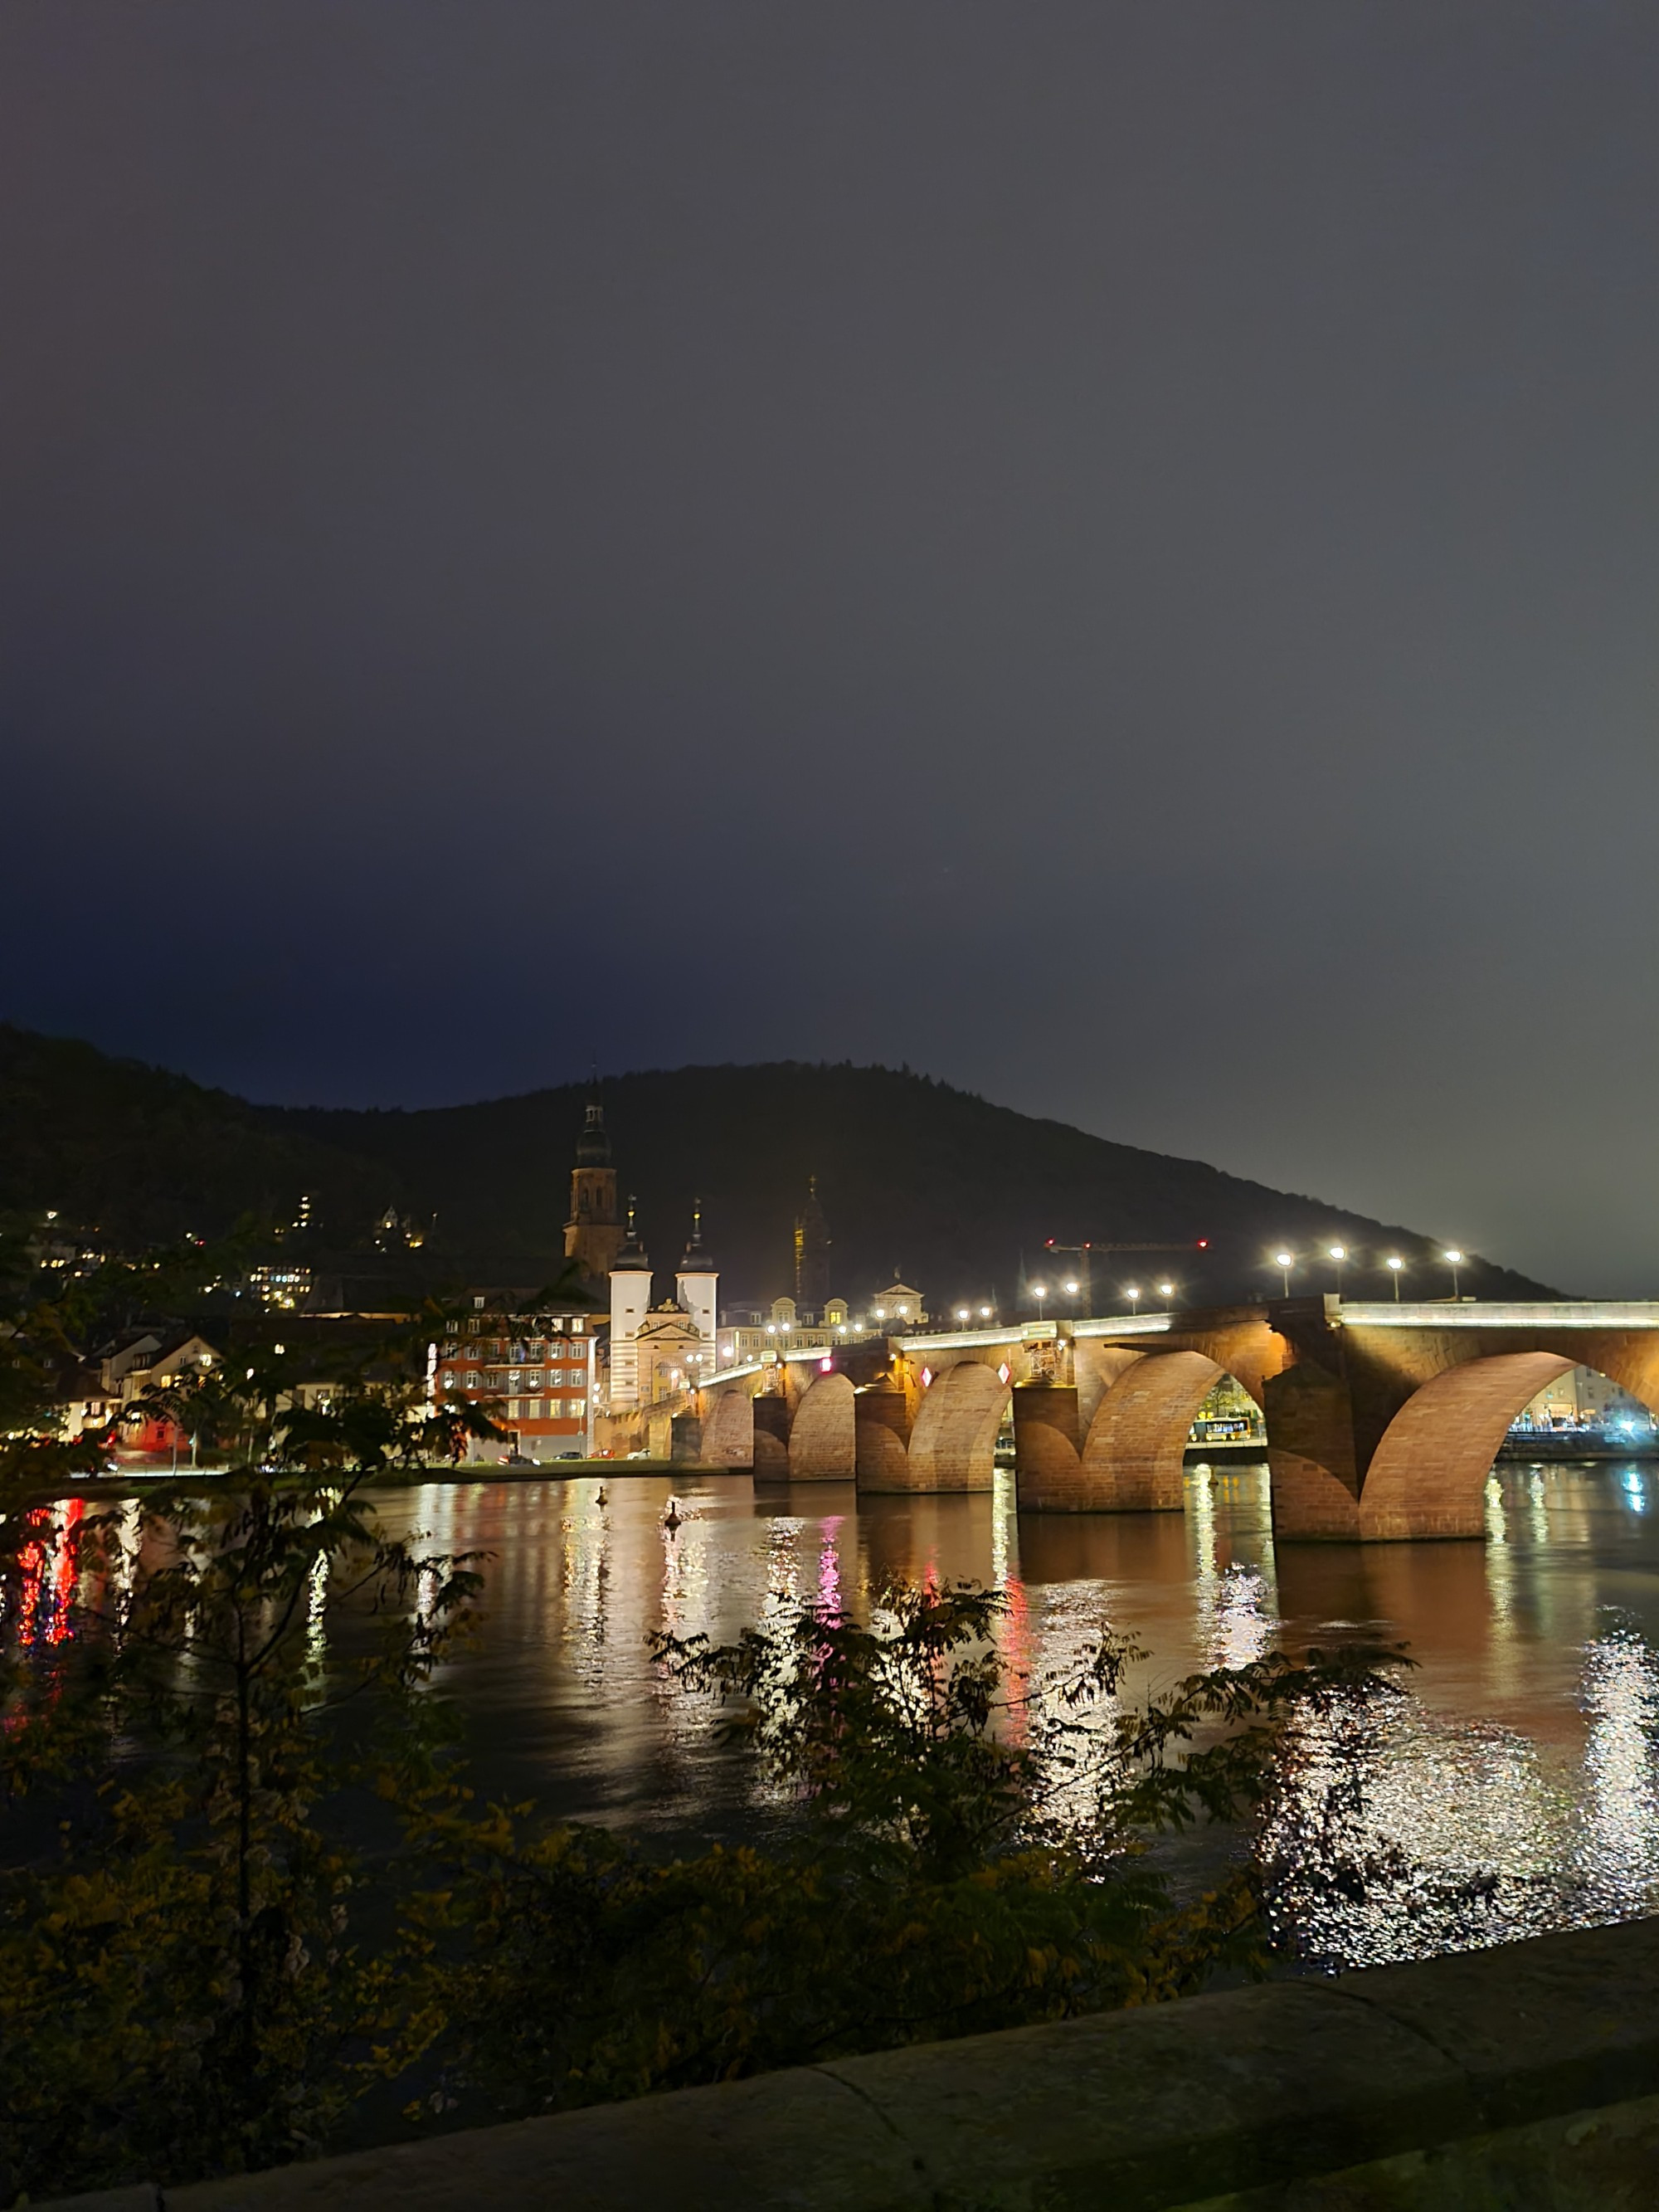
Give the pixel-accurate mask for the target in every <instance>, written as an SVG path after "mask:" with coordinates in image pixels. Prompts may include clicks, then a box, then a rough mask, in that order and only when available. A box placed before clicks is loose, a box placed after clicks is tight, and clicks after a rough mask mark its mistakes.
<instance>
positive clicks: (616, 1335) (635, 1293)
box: [611, 1196, 651, 1413]
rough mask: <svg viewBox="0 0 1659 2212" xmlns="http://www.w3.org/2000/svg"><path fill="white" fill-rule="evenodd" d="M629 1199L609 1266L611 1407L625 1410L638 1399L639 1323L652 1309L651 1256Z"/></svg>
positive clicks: (622, 1411) (633, 1206) (612, 1409)
mask: <svg viewBox="0 0 1659 2212" xmlns="http://www.w3.org/2000/svg"><path fill="white" fill-rule="evenodd" d="M634 1213H635V1200H634V1199H633V1198H632V1196H630V1197H629V1201H628V1233H627V1235H626V1236H625V1237H623V1244H622V1249H621V1250H620V1251H619V1252H618V1253H617V1257H616V1260H615V1262H614V1263H613V1265H612V1267H611V1412H612V1413H628V1412H629V1411H631V1410H632V1408H633V1407H635V1406H637V1405H638V1404H639V1402H640V1346H639V1336H640V1326H641V1322H643V1321H644V1319H645V1317H646V1315H647V1313H648V1312H649V1311H650V1310H651V1258H650V1255H649V1254H648V1253H647V1250H646V1249H645V1247H644V1245H643V1244H641V1242H640V1238H639V1231H638V1229H637V1228H636V1227H635V1219H634Z"/></svg>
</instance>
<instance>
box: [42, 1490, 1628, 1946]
mask: <svg viewBox="0 0 1659 2212" xmlns="http://www.w3.org/2000/svg"><path fill="white" fill-rule="evenodd" d="M1654 1480H1655V1476H1654V1471H1653V1470H1652V1469H1650V1468H1642V1467H1638V1466H1635V1465H1631V1466H1626V1467H1621V1466H1618V1465H1602V1466H1598V1467H1573V1466H1553V1467H1550V1468H1514V1469H1510V1470H1508V1471H1506V1472H1505V1473H1504V1475H1503V1476H1502V1477H1501V1479H1495V1480H1493V1482H1492V1486H1491V1487H1490V1489H1489V1492H1488V1499H1487V1533H1488V1541H1487V1542H1486V1544H1485V1545H1481V1544H1476V1543H1468V1544H1465V1543H1450V1544H1427V1545H1409V1544H1398V1545H1379V1546H1370V1547H1359V1546H1357V1545H1355V1546H1349V1545H1294V1546H1286V1547H1284V1548H1283V1549H1282V1550H1280V1551H1279V1552H1278V1553H1275V1550H1274V1547H1273V1541H1272V1534H1271V1525H1270V1520H1269V1515H1268V1509H1267V1482H1266V1470H1265V1468H1259V1467H1257V1468H1228V1469H1225V1471H1224V1470H1223V1469H1220V1468H1217V1469H1215V1470H1213V1471H1212V1472H1209V1473H1195V1474H1192V1475H1190V1476H1189V1480H1188V1493H1187V1496H1188V1503H1187V1510H1186V1512H1185V1513H1184V1514H1146V1515H1097V1516H1059V1515H1053V1516H1032V1515H1027V1516H1019V1515H1018V1513H1017V1512H1016V1511H1015V1510H1014V1500H1013V1490H1012V1480H1010V1478H1009V1477H1008V1476H1007V1475H1006V1474H1005V1473H1003V1472H1001V1471H999V1474H998V1479H997V1484H996V1487H995V1489H994V1491H993V1492H991V1493H989V1494H981V1495H976V1496H972V1497H962V1496H957V1497H916V1498H902V1497H890V1498H868V1497H866V1498H859V1497H857V1496H856V1494H855V1493H854V1489H853V1487H852V1486H851V1485H850V1484H839V1483H823V1484H811V1485H798V1486H794V1487H786V1486H781V1485H780V1486H772V1487H769V1486H758V1487H757V1486H756V1485H755V1484H753V1483H752V1482H751V1481H750V1479H749V1478H748V1477H746V1476H717V1475H706V1474H702V1473H700V1472H699V1471H697V1470H696V1469H692V1468H686V1469H685V1470H684V1471H683V1472H682V1473H680V1474H678V1475H677V1477H676V1479H675V1480H673V1481H672V1482H670V1481H669V1480H667V1479H665V1478H659V1477H653V1476H628V1475H623V1474H620V1473H616V1474H610V1475H608V1476H606V1477H605V1479H604V1480H603V1481H600V1480H595V1479H592V1478H590V1477H585V1476H584V1477H575V1478H572V1479H569V1480H564V1481H541V1480H537V1481H531V1482H511V1483H501V1482H472V1483H465V1484H457V1483H435V1484H431V1485H428V1486H424V1487H422V1488H421V1489H418V1490H415V1491H399V1492H387V1493H386V1495H384V1496H383V1497H382V1498H381V1499H380V1506H381V1510H382V1514H383V1517H384V1519H385V1520H386V1523H387V1524H388V1528H389V1531H390V1533H392V1534H404V1533H413V1532H422V1531H423V1532H425V1534H426V1536H427V1538H428V1540H429V1541H430V1543H431V1544H432V1545H433V1546H434V1547H436V1548H441V1549H444V1550H454V1551H470V1550H483V1551H486V1552H488V1553H491V1554H493V1557H492V1558H491V1559H490V1560H489V1564H488V1566H487V1568H486V1577H487V1581H486V1591H485V1607H486V1618H485V1620H484V1622H483V1626H482V1629H481V1630H480V1632H479V1633H478V1634H477V1637H476V1638H475V1639H474V1640H473V1641H472V1642H471V1644H469V1646H468V1647H467V1648H466V1649H465V1650H463V1651H462V1653H461V1654H460V1655H459V1657H458V1658H457V1659H456V1660H455V1661H454V1662H453V1664H452V1665H451V1666H450V1667H449V1668H448V1669H447V1687H448V1688H449V1689H450V1690H451V1691H452V1692H453V1693H454V1694H455V1695H456V1696H457V1697H458V1699H459V1701H460V1702H461V1703H462V1705H464V1707H465V1711H466V1713H467V1716H468V1718H469V1722H470V1727H469V1730H468V1735H469V1741H470V1743H471V1751H472V1758H473V1764H474V1768H475V1773H476V1779H477V1783H478V1785H479V1791H480V1795H481V1796H489V1797H498V1798H506V1799H509V1800H516V1799H518V1798H520V1797H525V1796H530V1797H533V1798H535V1799H537V1800H538V1801H539V1802H540V1803H541V1804H542V1805H543V1807H544V1808H545V1809H546V1810H547V1811H548V1812H550V1813H551V1814H556V1815H558V1816H560V1817H568V1818H576V1819H586V1820H599V1821H604V1822H607V1823H610V1824H612V1825H616V1826H632V1827H635V1828H640V1829H651V1830H656V1831H659V1832H667V1833H674V1832H699V1833H720V1834H725V1835H727V1836H729V1835H732V1834H733V1833H736V1832H740V1831H742V1830H744V1829H748V1830H751V1831H752V1830H753V1829H754V1828H755V1827H756V1826H765V1825H766V1824H767V1823H768V1822H769V1821H771V1820H775V1819H777V1818H779V1817H780V1816H781V1810H782V1808H781V1807H780V1806H779V1805H778V1804H777V1803H776V1802H774V1801H772V1800H771V1799H770V1797H769V1795H767V1794H765V1793H762V1792H760V1791H758V1790H756V1789H755V1788H754V1786H753V1784H752V1782H751V1781H750V1778H748V1776H747V1772H746V1770H745V1769H744V1767H743V1765H741V1763H740V1762H739V1761H738V1759H737V1758H736V1756H735V1755H734V1754H733V1753H731V1752H729V1751H727V1750H726V1749H725V1748H724V1747H721V1746H720V1744H719V1743H718V1742H717V1741H716V1740H715V1720H716V1714H715V1711H714V1707H713V1706H712V1705H710V1704H709V1703H708V1701H706V1700H702V1699H691V1698H689V1697H687V1696H686V1695H685V1694H684V1693H683V1692H680V1691H679V1690H678V1689H676V1688H674V1687H673V1686H671V1685H670V1684H667V1683H665V1681H664V1680H662V1679H661V1678H660V1676H659V1674H657V1672H656V1670H654V1669H653V1666H652V1664H651V1661H650V1657H649V1654H648V1650H647V1637H648V1636H649V1635H650V1633H651V1632H653V1631H654V1630H657V1629H669V1630H671V1631H672V1632H675V1633H676V1634H678V1635H681V1636H689V1635H695V1634H698V1633H702V1634H706V1635H708V1636H709V1637H710V1638H714V1640H716V1641H723V1640H726V1639H729V1638H733V1637H735V1636H736V1635H737V1633H738V1631H739V1630H740V1629H741V1628H742V1627H743V1626H744V1625H745V1624H746V1623H749V1622H750V1621H756V1620H761V1619H762V1618H763V1616H764V1614H765V1613H766V1611H767V1609H768V1606H769V1602H771V1601H780V1600H781V1601H785V1602H787V1603H791V1604H798V1603H800V1602H802V1601H806V1600H809V1599H812V1598H817V1599H818V1600H819V1601H824V1602H832V1603H833V1602H841V1603H844V1604H845V1605H847V1606H848V1607H849V1608H851V1609H852V1610H853V1611H854V1612H857V1613H867V1612H868V1610H869V1609H870V1607H871V1606H872V1604H873V1603H874V1602H875V1601H876V1600H877V1598H878V1595H879V1593H880V1591H881V1589H882V1588H883V1587H884V1585H885V1584H887V1583H890V1582H892V1581H894V1580H896V1579H901V1578H902V1579H906V1580H908V1581H911V1582H920V1581H923V1580H926V1579H928V1578H933V1579H935V1580H941V1581H942V1580H949V1579H951V1578H954V1577H971V1578H973V1579H975V1580H977V1581H981V1582H985V1583H992V1584H994V1586H996V1587H997V1588H999V1589H1001V1590H1003V1591H1004V1593H1005V1594H1006V1598H1007V1601H1008V1614H1007V1619H1006V1623H1005V1625H1004V1628H1003V1631H1002V1634H1003V1640H1004V1644H1005V1647H1006V1651H1007V1654H1008V1656H1009V1658H1010V1659H1011V1661H1012V1662H1013V1664H1014V1665H1015V1667H1016V1668H1018V1669H1021V1670H1029V1671H1030V1673H1031V1674H1033V1675H1035V1676H1039V1677H1040V1676H1042V1675H1043V1674H1048V1673H1050V1672H1055V1671H1063V1670H1064V1669H1065V1668H1066V1667H1067V1666H1068V1665H1070V1664H1073V1663H1074V1662H1076V1661H1077V1660H1078V1659H1079V1658H1080V1656H1081V1655H1082V1653H1083V1651H1084V1650H1085V1646H1086V1645H1087V1644H1089V1643H1090V1642H1091V1639H1092V1638H1094V1637H1095V1636H1096V1635H1097V1633H1098V1632H1099V1630H1100V1629H1101V1628H1102V1626H1105V1625H1108V1624H1109V1626H1112V1627H1113V1628H1115V1629H1116V1630H1118V1631H1119V1632H1123V1633H1125V1634H1127V1635H1128V1636H1130V1637H1131V1638H1133V1639H1134V1641H1135V1642H1137V1643H1138V1644H1141V1645H1143V1646H1145V1647H1146V1651H1147V1653H1148V1656H1147V1658H1146V1661H1145V1662H1143V1663H1142V1664H1141V1665H1140V1666H1139V1668H1136V1669H1135V1670H1134V1672H1133V1675H1132V1677H1131V1680H1130V1682H1129V1684H1128V1686H1127V1693H1128V1694H1130V1695H1134V1694H1136V1693H1138V1692H1144V1691H1145V1690H1146V1689H1147V1688H1149V1687H1150V1688H1153V1689H1158V1688H1166V1687H1168V1686H1170V1685H1171V1684H1173V1683H1174V1682H1176V1681H1177V1680H1180V1678H1181V1677H1182V1675H1184V1674H1188V1673H1191V1672H1193V1671H1194V1670H1195V1669H1197V1668H1204V1667H1209V1666H1215V1665H1230V1666H1237V1665H1239V1664H1242V1663H1243V1662H1246V1661H1248V1660H1249V1659H1252V1658H1255V1657H1256V1656H1260V1655H1261V1653H1262V1652H1263V1651H1265V1650H1268V1649H1270V1648H1271V1647H1272V1646H1273V1645H1274V1644H1280V1645H1283V1646H1285V1648H1289V1649H1291V1650H1297V1649H1300V1648H1302V1647H1304V1646H1305V1645H1307V1644H1326V1645H1329V1644H1334V1643H1337V1642H1340V1641H1342V1640H1344V1639H1346V1640H1363V1641H1367V1642H1386V1643H1397V1642H1404V1643H1406V1644H1407V1646H1408V1648H1409V1650H1410V1652H1411V1656H1413V1659H1414V1660H1415V1661H1416V1662H1418V1665H1417V1670H1416V1672H1415V1673H1414V1674H1412V1675H1411V1676H1410V1678H1409V1694H1408V1695H1407V1696H1406V1697H1404V1698H1401V1699H1399V1700H1397V1701H1395V1702H1393V1703H1391V1704H1390V1705H1387V1706H1385V1707H1383V1709H1381V1710H1376V1709H1373V1710H1371V1711H1368V1712H1366V1713H1364V1714H1361V1715H1358V1716H1345V1717H1339V1718H1336V1719H1334V1720H1332V1721H1331V1722H1328V1723H1322V1724H1321V1725H1320V1726H1318V1727H1312V1728H1310V1729H1309V1730H1308V1731H1307V1733H1306V1735H1305V1737H1304V1741H1303V1745H1302V1747H1301V1753H1300V1756H1299V1758H1298V1760H1297V1765H1296V1767H1295V1771H1294V1777H1293V1782H1292V1785H1291V1789H1290V1790H1289V1791H1288V1793H1287V1796H1286V1798H1285V1802H1284V1803H1283V1805H1282V1806H1281V1807H1280V1808H1279V1813H1278V1814H1277V1816H1276V1818H1275V1820H1274V1821H1273V1824H1272V1825H1271V1827H1270V1831H1269V1833H1268V1835H1267V1838H1266V1842H1267V1846H1268V1849H1269V1852H1270V1856H1272V1857H1273V1859H1274V1861H1275V1870H1274V1875H1273V1886H1272V1891H1271V1902H1272V1911H1273V1917H1274V1920H1275V1923H1276V1924H1277V1925H1278V1926H1279V1929H1281V1930H1282V1931H1284V1932H1285V1933H1286V1934H1291V1933H1293V1934H1294V1935H1295V1936H1296V1938H1297V1942H1298V1945H1299V1947H1300V1948H1301V1949H1302V1950H1303V1952H1304V1955H1305V1956H1307V1957H1309V1958H1310V1959H1311V1960H1316V1961H1317V1962H1320V1963H1325V1964H1333V1965H1334V1964H1338V1963H1348V1962H1353V1963H1358V1962H1362V1961H1372V1960H1383V1959H1389V1958H1399V1957H1402V1956H1411V1955H1418V1954H1424V1953H1427V1952H1431V1951H1435V1950H1440V1949H1445V1948H1462V1947H1466V1946H1468V1945H1471V1944H1477V1943H1483V1942H1494V1941H1501V1940H1504V1938H1505V1937H1510V1936H1519V1935H1523V1934H1528V1933H1533V1932H1537V1931H1539V1930H1541V1929H1546V1928H1549V1927H1557V1926H1561V1925H1564V1924H1575V1923H1587V1922H1591V1921H1599V1920H1605V1919H1610V1918H1618V1917H1629V1916H1631V1915H1634V1914H1638V1913H1644V1912H1653V1911H1659V1753H1656V1742H1659V1662H1656V1648H1659V1526H1656V1516H1654V1515H1653V1514H1652V1513H1651V1512H1650V1510H1648V1508H1649V1506H1650V1503H1651V1498H1652V1486H1653V1482H1654ZM671 1495H672V1496H674V1497H675V1498H677V1500H678V1513H679V1515H680V1516H681V1518H680V1525H679V1527H678V1528H677V1529H673V1530H670V1529H667V1528H665V1527H664V1526H663V1516H664V1512H665V1506H666V1504H667V1501H668V1498H669V1497H670V1496H671ZM75 1510H76V1509H75V1507H74V1504H72V1503H71V1504H69V1505H67V1506H64V1507H60V1508H58V1509H57V1510H56V1511H55V1513H54V1514H53V1516H52V1518H51V1521H50V1522H49V1523H43V1525H42V1528H41V1534H40V1543H39V1546H38V1549H39V1553H40V1557H39V1559H38V1561H37V1563H36V1569H37V1571H36V1573H35V1575H34V1577H33V1587H32V1589H29V1590H26V1592H25V1595H24V1602H25V1604H26V1605H27V1607H29V1608H30V1609H31V1613H30V1621H29V1624H28V1625H29V1630H30V1632H32V1633H33V1634H37V1635H40V1636H42V1637H45V1638H51V1637H52V1636H53V1635H55V1634H61V1632H62V1630H61V1623H62V1620H63V1617H64V1607H65V1605H66V1602H67V1596H68V1592H67V1589H65V1587H64V1574H63V1569H62V1564H61V1562H62V1558H63V1553H64V1545H63V1541H62V1540H63V1532H64V1527H65V1526H66V1523H67V1520H68V1516H70V1515H71V1514H72V1513H73V1512H74V1511H75ZM1334 1841H1335V1842H1337V1843H1339V1844H1340V1846H1341V1852H1342V1856H1343V1857H1344V1858H1345V1859H1346V1860H1348V1861H1352V1863H1356V1864H1360V1865H1368V1866H1369V1868H1370V1875H1369V1877H1368V1878H1367V1879H1366V1881H1364V1883H1363V1884H1362V1885H1361V1886H1360V1887H1361V1890H1362V1892H1363V1893H1358V1894H1356V1893H1355V1886H1354V1885H1353V1884H1352V1882H1348V1883H1346V1884H1344V1883H1334V1882H1333V1881H1332V1880H1331V1879H1330V1874H1331V1849H1332V1844H1333V1842H1334Z"/></svg>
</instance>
